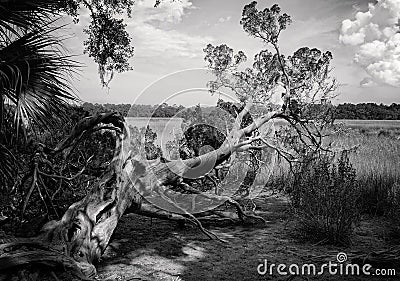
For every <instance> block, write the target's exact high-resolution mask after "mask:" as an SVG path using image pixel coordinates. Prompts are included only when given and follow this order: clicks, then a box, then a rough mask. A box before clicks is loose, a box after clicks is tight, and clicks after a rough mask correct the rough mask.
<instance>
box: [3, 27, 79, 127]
mask: <svg viewBox="0 0 400 281" xmlns="http://www.w3.org/2000/svg"><path fill="white" fill-rule="evenodd" d="M53 31H54V30H53V29H50V28H45V29H39V30H32V31H30V32H27V33H26V34H24V35H22V36H20V37H19V38H17V39H16V40H14V41H13V42H11V43H10V44H8V45H7V46H5V47H3V48H1V49H0V94H1V95H3V96H4V97H6V98H7V99H8V100H9V101H11V103H13V104H14V105H16V106H17V110H16V121H18V122H19V121H23V122H24V123H25V124H26V123H30V121H32V119H33V120H34V121H35V122H37V123H39V124H41V125H45V126H48V125H50V126H52V125H54V124H53V123H52V121H54V120H56V119H54V118H52V117H63V113H64V109H65V108H66V106H67V105H68V101H73V100H75V99H76V96H75V95H74V94H73V91H72V89H71V85H70V83H69V78H70V76H71V72H72V71H74V69H75V68H76V67H77V66H78V63H76V62H75V61H73V60H72V59H71V57H70V56H66V55H64V54H63V52H62V48H61V47H62V46H61V44H60V43H61V42H60V40H59V39H57V38H55V37H53V36H52V35H51V32H53Z"/></svg>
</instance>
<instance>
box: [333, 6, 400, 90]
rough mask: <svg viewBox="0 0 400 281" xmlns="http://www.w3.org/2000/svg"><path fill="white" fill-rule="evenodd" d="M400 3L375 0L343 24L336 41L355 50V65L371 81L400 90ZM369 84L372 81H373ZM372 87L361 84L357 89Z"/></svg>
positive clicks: (363, 82) (364, 82) (362, 82)
mask: <svg viewBox="0 0 400 281" xmlns="http://www.w3.org/2000/svg"><path fill="white" fill-rule="evenodd" d="M399 18H400V0H378V3H376V4H375V5H373V4H371V3H370V4H369V5H368V11H367V12H357V13H356V15H355V19H353V20H350V19H346V20H344V21H343V22H342V27H341V30H340V31H341V32H340V37H339V40H340V41H341V42H342V43H343V44H346V45H351V46H354V48H355V49H356V53H355V56H354V61H355V62H356V63H357V64H359V65H361V66H362V67H364V69H365V70H366V71H367V72H368V74H369V75H371V77H372V78H373V80H374V81H376V82H380V83H384V84H388V85H391V86H396V87H400V33H399V31H400V30H399V26H398V25H397V23H398V21H399ZM373 80H371V81H373ZM363 84H369V85H370V84H371V83H366V81H364V80H363V81H361V84H360V85H363Z"/></svg>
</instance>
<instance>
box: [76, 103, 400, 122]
mask: <svg viewBox="0 0 400 281" xmlns="http://www.w3.org/2000/svg"><path fill="white" fill-rule="evenodd" d="M82 107H83V109H84V110H85V111H87V112H88V113H89V114H96V113H99V112H109V111H116V112H119V113H120V114H122V115H123V116H129V117H151V116H152V117H173V116H177V117H182V118H184V119H187V118H188V117H189V116H190V115H192V114H195V111H196V108H188V109H186V110H185V107H184V106H182V105H175V104H174V105H168V104H166V103H163V104H161V105H141V104H133V105H131V104H97V103H96V104H92V103H89V102H85V103H84V104H83V105H82ZM197 110H198V109H197ZM203 110H204V109H203ZM335 118H336V119H358V120H400V104H395V103H393V104H391V105H384V104H376V103H359V104H351V103H344V104H339V105H337V106H335Z"/></svg>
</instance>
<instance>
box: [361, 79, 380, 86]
mask: <svg viewBox="0 0 400 281" xmlns="http://www.w3.org/2000/svg"><path fill="white" fill-rule="evenodd" d="M377 85H378V84H376V83H375V81H374V80H373V79H372V78H371V77H365V78H364V79H363V80H362V81H361V82H360V86H361V87H363V88H371V87H375V86H377Z"/></svg>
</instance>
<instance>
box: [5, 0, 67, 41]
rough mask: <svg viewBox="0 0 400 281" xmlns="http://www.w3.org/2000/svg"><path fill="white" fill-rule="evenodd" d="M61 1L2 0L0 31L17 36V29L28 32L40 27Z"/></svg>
mask: <svg viewBox="0 0 400 281" xmlns="http://www.w3.org/2000/svg"><path fill="white" fill-rule="evenodd" d="M65 5H66V1H62V0H34V1H25V0H2V1H0V30H2V31H5V30H8V31H10V32H11V33H14V34H15V35H19V34H20V33H18V28H21V29H24V30H29V29H37V28H39V27H42V26H43V25H44V24H46V22H47V21H48V20H49V19H50V18H51V17H52V16H54V15H56V14H58V13H59V11H60V8H62V7H65Z"/></svg>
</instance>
